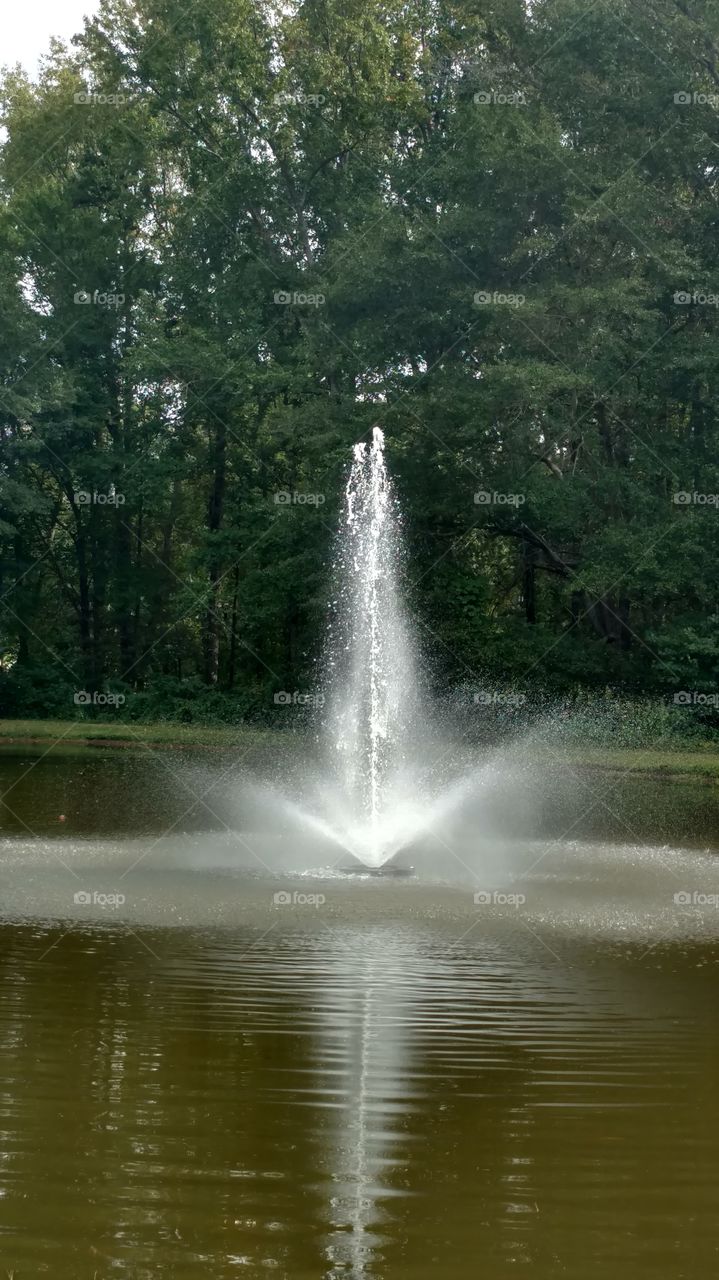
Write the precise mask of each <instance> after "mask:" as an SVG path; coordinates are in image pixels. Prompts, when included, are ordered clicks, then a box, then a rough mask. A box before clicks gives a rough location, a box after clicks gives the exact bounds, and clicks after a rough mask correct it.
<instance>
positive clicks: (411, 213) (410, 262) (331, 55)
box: [0, 0, 719, 715]
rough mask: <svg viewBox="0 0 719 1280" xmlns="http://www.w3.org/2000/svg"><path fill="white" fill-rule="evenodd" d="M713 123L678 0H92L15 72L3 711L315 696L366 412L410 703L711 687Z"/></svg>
mask: <svg viewBox="0 0 719 1280" xmlns="http://www.w3.org/2000/svg"><path fill="white" fill-rule="evenodd" d="M718 106H719V10H717V8H716V6H714V5H711V4H710V3H708V0H646V2H645V3H642V4H641V5H638V4H634V3H630V2H629V0H598V2H597V3H594V4H591V5H587V3H586V0H534V2H533V3H532V4H531V5H528V4H526V3H524V2H523V0H482V2H481V3H479V4H475V3H469V2H468V0H465V2H460V3H456V2H454V0H439V2H437V0H413V2H412V3H410V4H405V3H402V4H399V3H395V2H394V0H383V2H382V3H378V2H376V0H305V2H304V3H301V4H297V3H290V4H276V3H264V2H263V0H211V3H208V4H201V5H187V4H185V3H184V0H102V4H101V6H100V11H99V15H98V16H97V17H96V18H95V19H94V20H92V21H89V22H88V23H87V24H86V27H85V31H84V33H83V34H81V35H79V36H78V37H76V38H75V40H74V41H73V44H72V47H71V48H69V49H67V48H64V47H63V46H61V45H59V44H55V45H54V46H53V47H52V49H51V50H50V52H49V54H48V57H47V59H46V61H45V63H44V67H43V70H42V73H41V75H40V77H39V79H38V80H37V81H36V82H35V81H31V80H29V79H28V78H27V77H26V76H25V75H23V74H22V73H21V72H20V71H19V70H17V69H15V70H9V71H7V72H6V74H5V77H4V81H3V87H2V124H3V126H4V130H5V141H4V145H3V148H2V156H1V158H0V308H1V310H2V316H1V320H2V323H1V325H0V438H1V440H2V451H1V456H0V574H1V581H0V597H2V598H1V600H0V628H1V636H0V664H1V667H0V698H1V699H2V704H3V707H4V709H5V711H6V713H7V711H8V710H13V711H16V712H17V711H21V712H30V713H43V712H45V713H47V712H52V713H54V714H57V713H60V714H68V713H70V712H71V709H72V705H73V691H74V690H77V689H80V688H82V689H87V690H100V689H106V688H114V689H117V690H124V691H125V692H126V693H127V694H128V695H130V694H132V695H133V696H134V697H135V698H136V699H137V700H138V703H137V705H138V706H139V705H141V701H142V698H145V699H146V700H147V699H152V698H154V699H155V700H156V704H157V705H161V704H162V700H163V699H166V700H168V701H169V700H171V699H176V698H178V697H180V698H181V697H182V696H183V690H184V693H185V695H187V696H189V697H191V698H195V697H201V696H204V695H203V694H202V691H203V690H207V698H206V700H205V703H204V704H203V705H205V706H207V707H211V706H212V705H216V706H217V707H219V706H220V705H221V703H222V698H223V697H224V699H225V702H224V703H222V705H225V706H227V707H231V708H232V709H233V710H232V713H233V714H244V715H261V714H263V711H264V710H265V709H267V707H268V706H271V704H272V694H273V691H274V690H277V689H280V688H284V689H287V688H294V687H297V686H299V687H302V686H303V685H306V684H307V682H308V681H309V680H310V679H311V678H312V677H311V672H312V670H313V664H314V662H315V661H316V656H317V653H318V650H319V647H320V643H321V635H322V628H323V619H324V615H325V610H326V604H327V599H328V592H329V589H330V588H329V583H330V578H331V569H332V557H333V535H334V527H335V523H336V518H337V509H338V506H339V502H340V498H341V493H342V486H343V475H344V472H345V469H346V465H347V459H348V456H349V448H350V446H351V445H352V443H353V442H355V441H356V440H358V439H361V438H363V437H366V436H367V433H368V432H369V431H370V430H371V428H372V426H373V425H374V424H375V423H379V424H380V425H381V426H382V427H383V429H384V431H385V435H386V439H387V449H388V456H389V461H390V466H391V468H392V471H393V473H394V476H395V481H396V485H397V489H398V492H399V495H400V500H401V505H402V509H403V512H404V518H405V532H406V538H407V543H408V557H407V566H408V574H407V577H408V581H407V584H406V590H407V599H408V603H409V607H410V609H411V612H412V614H413V616H414V617H415V619H416V623H417V626H418V629H419V632H420V634H421V635H422V636H424V637H425V639H426V643H427V646H428V647H429V648H431V650H432V653H433V657H434V670H435V673H436V675H437V678H438V679H441V681H442V682H443V684H449V685H451V684H453V683H459V682H461V681H463V680H466V679H467V677H468V674H469V673H474V672H477V671H480V670H481V671H482V672H487V671H490V672H493V673H495V674H496V676H497V678H498V679H500V678H501V679H502V680H507V681H513V682H521V683H522V684H523V685H524V686H526V685H528V684H531V683H532V682H536V683H538V684H541V685H543V686H546V687H547V688H551V689H556V690H563V689H569V688H576V687H578V686H579V687H588V688H598V687H605V686H606V685H607V684H610V685H612V686H613V687H617V688H623V689H627V690H632V691H633V692H635V693H636V692H639V693H644V694H652V695H653V696H654V695H657V696H662V695H665V694H667V693H671V692H673V691H674V690H675V689H677V688H686V687H688V688H691V689H697V690H711V689H713V688H714V682H715V678H716V670H717V648H718V644H717V622H718V618H717V613H718V604H717V591H716V588H715V585H714V582H713V576H712V575H713V568H712V566H713V565H714V563H715V561H716V558H717V550H718V549H719V510H718V507H719V458H718V454H717V443H718V441H719V420H718V418H717V407H716V400H717V381H718V380H719V360H718V359H717V356H718V355H719V339H718V336H717V333H718V320H717V317H718V315H719V310H718V308H719V277H718V276H717V269H716V232H717V221H718V213H719V207H718V204H717V196H718V182H717V178H718V170H717V164H718V161H719V127H718V126H719V115H718V113H717V107H718ZM213 698H214V699H215V704H213V701H212V700H213ZM190 714H192V712H191V711H188V715H190Z"/></svg>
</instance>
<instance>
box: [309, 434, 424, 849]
mask: <svg viewBox="0 0 719 1280" xmlns="http://www.w3.org/2000/svg"><path fill="white" fill-rule="evenodd" d="M401 556H402V549H401V540H400V520H399V511H398V508H397V501H396V498H395V495H394V492H393V489H392V485H391V481H390V478H389V475H388V473H387V467H386V464H385V458H384V436H383V433H382V432H381V431H380V429H379V427H375V428H374V431H373V433H372V443H371V445H369V446H368V445H366V444H357V445H355V447H354V457H353V463H352V468H351V470H350V474H349V478H348V481H347V486H346V490H345V504H344V511H343V516H342V521H341V525H340V532H339V537H338V566H337V587H336V596H335V599H334V601H333V607H332V614H331V621H330V627H329V635H328V643H327V648H326V684H327V693H326V702H327V708H328V710H327V718H326V721H325V725H324V727H323V731H324V735H325V745H326V747H328V748H329V758H328V764H329V766H330V767H331V768H333V769H334V771H335V772H338V773H339V775H340V776H339V779H338V780H339V782H340V784H341V786H342V788H343V790H344V799H345V802H346V804H347V806H348V809H349V816H350V821H349V824H348V825H349V835H350V837H351V847H352V849H353V852H356V853H357V854H358V856H361V857H362V859H363V861H365V862H367V863H368V864H369V865H375V866H376V865H379V864H380V863H381V862H383V861H384V860H385V859H386V857H387V856H389V855H390V854H391V853H392V852H393V851H394V850H393V847H392V846H393V845H395V844H396V832H395V830H394V829H393V828H394V826H395V823H396V820H397V817H398V812H397V805H398V801H399V799H400V797H399V794H398V789H399V784H400V780H401V776H402V774H403V773H404V772H405V771H406V764H407V761H406V752H407V747H408V744H409V738H410V734H411V732H412V727H413V723H414V721H415V719H416V704H417V694H418V678H417V664H416V661H415V655H414V652H413V645H412V641H411V637H410V634H409V629H408V626H407V624H406V621H405V618H404V615H403V608H402V604H401V599H400V593H399V587H398V581H397V575H398V566H399V565H400V563H401ZM393 819H394V821H393Z"/></svg>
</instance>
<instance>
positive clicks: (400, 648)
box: [243, 427, 497, 874]
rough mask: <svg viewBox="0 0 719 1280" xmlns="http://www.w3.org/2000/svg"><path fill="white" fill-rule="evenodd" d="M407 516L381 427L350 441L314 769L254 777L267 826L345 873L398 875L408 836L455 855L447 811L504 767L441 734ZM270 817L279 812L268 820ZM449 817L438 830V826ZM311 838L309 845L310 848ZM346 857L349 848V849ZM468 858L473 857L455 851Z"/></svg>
mask: <svg viewBox="0 0 719 1280" xmlns="http://www.w3.org/2000/svg"><path fill="white" fill-rule="evenodd" d="M401 531H402V522H401V515H400V511H399V506H398V503H397V499H396V496H395V493H394V489H393V486H392V482H391V479H390V477H389V474H388V471H387V466H386V463H385V455H384V435H383V432H382V431H381V430H380V428H379V427H374V429H373V431H372V439H371V443H369V444H367V443H359V444H356V445H355V446H354V449H353V457H352V464H351V467H350V470H349V475H348V478H347V483H346V486H345V494H344V504H343V510H342V514H341V518H340V523H339V529H338V533H337V537H336V542H335V556H334V560H335V575H334V587H333V592H332V599H331V601H330V609H329V621H328V627H327V637H326V641H325V645H324V648H323V653H322V657H321V660H320V672H319V680H318V683H319V684H320V686H321V688H322V694H323V696H322V697H321V698H320V699H318V701H319V703H320V704H321V705H320V707H319V708H318V712H317V716H318V718H317V721H316V724H315V728H316V736H317V740H318V745H319V761H318V767H315V768H313V765H312V763H311V762H310V761H309V760H308V759H307V758H306V756H305V757H303V759H302V761H301V764H300V766H299V768H298V777H297V779H296V782H295V785H294V786H293V784H292V781H291V779H290V778H288V776H287V773H286V772H285V773H284V774H283V778H282V784H281V787H279V788H278V787H276V786H268V785H267V784H266V783H262V782H257V783H255V784H254V785H253V786H252V787H251V788H248V787H245V788H244V791H243V809H244V811H245V812H246V811H247V806H248V802H249V801H250V798H251V797H250V793H251V792H252V794H253V795H254V798H255V800H256V801H257V809H258V815H260V816H259V820H260V821H261V826H262V831H263V832H264V833H266V832H267V828H268V824H269V825H271V823H272V822H273V821H275V822H279V824H280V827H281V828H282V830H281V833H280V835H279V837H278V839H279V840H280V842H281V843H282V845H283V849H287V845H288V843H289V842H287V841H286V836H287V835H291V837H292V842H293V844H295V845H297V844H298V843H301V839H300V838H301V836H302V834H304V835H305V836H306V835H310V836H311V837H312V838H313V842H314V845H317V844H319V846H320V847H322V846H324V847H325V848H326V849H327V851H328V853H329V854H330V857H331V856H332V854H333V853H334V851H335V850H337V854H336V856H335V857H334V860H333V862H332V866H333V867H335V868H337V869H339V870H340V871H345V872H350V871H351V872H353V873H358V872H363V873H365V874H372V873H375V874H378V873H380V874H388V873H391V874H400V873H403V872H404V873H407V872H408V871H411V870H412V868H411V867H409V866H408V865H407V864H406V862H405V859H404V857H399V856H398V855H400V854H402V853H403V851H404V853H407V852H408V851H409V849H410V847H411V846H415V847H416V851H417V852H419V849H418V847H417V846H418V842H420V841H424V840H425V837H432V838H433V839H434V855H433V856H434V859H435V861H436V859H437V857H439V858H440V859H441V861H442V862H446V861H447V858H448V857H450V858H451V856H452V854H454V850H453V849H452V848H451V847H450V844H449V843H448V841H447V840H446V839H445V835H446V834H447V826H448V823H449V821H450V819H451V818H453V817H457V816H458V815H459V813H460V812H461V811H463V810H464V809H465V806H466V804H467V802H468V801H469V800H470V799H472V798H474V797H476V795H477V792H478V789H479V788H480V786H481V785H484V784H487V783H490V784H491V785H496V775H497V765H496V764H495V763H493V762H489V763H487V762H484V763H483V764H481V765H478V764H477V761H476V759H471V760H470V759H468V758H467V757H466V756H463V754H462V752H460V751H458V750H457V749H456V747H455V746H454V745H449V746H448V744H447V743H445V742H442V741H441V739H440V738H439V737H438V736H437V734H436V728H435V717H434V715H433V714H432V711H431V707H430V697H429V690H428V687H427V682H426V680H425V676H424V672H423V665H422V663H421V662H420V661H419V656H418V654H417V651H416V645H415V641H414V638H413V634H412V628H411V626H410V624H409V622H408V619H407V616H406V612H405V607H404V604H403V600H402V592H401V588H400V577H401V569H402V563H403V555H404V552H403V546H402V536H401ZM269 815H272V817H271V818H270V816H269ZM439 822H441V824H442V832H443V834H442V835H440V834H439V833H438V832H436V831H435V830H434V826H435V825H436V824H437V823H439ZM314 845H313V847H314ZM348 855H349V856H348ZM459 862H460V863H461V865H462V866H463V867H465V868H466V862H465V861H464V859H463V858H459Z"/></svg>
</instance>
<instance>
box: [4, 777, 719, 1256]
mask: <svg viewBox="0 0 719 1280" xmlns="http://www.w3.org/2000/svg"><path fill="white" fill-rule="evenodd" d="M24 763H25V767H26V765H27V762H24ZM157 767H158V768H160V766H157ZM154 768H155V766H154V765H153V766H152V767H148V765H147V762H146V760H145V759H144V758H143V761H142V762H141V763H140V765H138V762H137V760H131V759H126V760H124V761H123V762H121V763H119V762H117V761H116V760H112V761H110V762H100V761H92V762H89V763H87V762H85V763H83V764H82V766H81V767H80V766H78V765H77V762H75V761H73V762H72V770H73V772H72V773H69V772H67V771H66V769H65V765H64V764H62V765H60V764H59V763H58V762H48V763H47V764H46V763H45V762H43V764H41V765H39V766H37V767H36V768H34V769H32V770H31V772H30V773H23V771H22V767H20V768H19V767H18V762H17V761H15V762H13V761H8V760H2V759H0V774H3V770H4V785H5V788H6V808H5V810H4V811H3V816H4V822H5V831H4V837H3V839H2V840H1V841H0V894H1V895H2V896H1V902H2V906H1V908H0V1133H1V1135H2V1140H1V1141H0V1263H1V1264H2V1267H4V1269H5V1270H6V1271H7V1272H8V1274H14V1276H15V1277H16V1280H24V1277H26V1276H27V1277H30V1276H32V1277H35V1276H52V1278H53V1280H82V1278H83V1277H87V1278H88V1280H105V1278H106V1277H108V1278H109V1277H111V1276H112V1275H125V1276H127V1277H128V1280H129V1278H130V1277H131V1278H132V1280H157V1277H158V1276H163V1277H164V1276H168V1277H171V1278H172V1280H198V1277H202V1276H208V1277H212V1280H229V1277H236V1276H243V1275H245V1276H248V1277H255V1276H257V1277H259V1276H264V1275H274V1276H277V1277H278V1278H282V1280H284V1278H285V1277H286V1278H287V1280H341V1278H342V1277H347V1278H348V1280H430V1277H431V1280H436V1277H437V1276H438V1275H441V1276H442V1277H443V1278H444V1277H446V1278H447V1280H466V1278H467V1277H469V1276H474V1275H476V1274H481V1275H482V1276H483V1277H485V1278H486V1280H506V1278H507V1277H509V1276H510V1275H516V1273H517V1269H518V1268H524V1269H525V1270H526V1271H527V1273H528V1274H529V1273H530V1271H531V1274H532V1276H533V1278H534V1280H556V1277H558V1276H562V1275H567V1276H569V1277H572V1278H573V1277H575V1276H577V1277H579V1276H581V1277H582V1280H657V1277H661V1280H665V1277H667V1280H668V1278H669V1277H675V1276H676V1277H677V1280H680V1278H681V1277H687V1280H694V1277H699V1276H701V1277H704V1276H709V1275H712V1274H713V1270H714V1264H715V1263H716V1235H715V1226H716V1205H715V1186H716V1172H717V1170H716V1164H717V1161H716V1152H715V1146H716V1137H715V1135H716V1131H717V1124H718V1122H719V1100H718V1091H717V1088H716V1062H717V1054H718V1051H719V1021H718V1020H717V1018H716V978H717V965H718V964H719V947H718V946H717V940H718V939H719V862H717V859H716V855H715V854H714V853H712V851H711V850H712V848H713V847H714V846H715V845H716V839H715V834H714V833H715V831H716V821H715V818H716V815H715V814H714V815H713V816H712V804H715V802H714V800H713V799H710V798H708V799H707V801H706V803H705V804H704V807H703V808H697V809H696V811H695V819H696V820H695V822H694V825H693V826H691V813H692V812H693V810H692V805H693V804H694V801H695V797H694V792H693V791H692V789H690V788H687V789H685V788H676V787H669V788H666V789H665V792H660V789H658V788H656V787H654V790H652V789H651V788H650V789H649V791H647V790H646V789H643V788H642V787H639V788H637V789H635V790H626V791H624V792H621V793H620V794H618V795H616V796H615V797H614V798H613V808H612V812H611V814H610V816H609V818H606V819H605V821H606V822H607V823H609V824H610V825H611V823H614V822H616V823H617V824H618V826H617V832H616V837H617V838H615V839H614V841H611V840H608V839H607V838H606V833H605V837H604V838H603V839H602V841H601V842H599V841H594V840H593V839H592V838H591V837H592V832H590V831H586V830H585V833H584V835H581V832H582V831H583V827H582V825H581V823H580V824H579V825H577V826H576V828H575V830H574V831H573V833H572V838H571V839H570V840H567V839H566V838H563V839H559V840H557V839H555V837H561V836H562V835H563V833H564V831H565V823H567V824H568V820H569V818H570V817H571V814H568V813H567V810H566V804H565V802H567V800H568V793H567V792H562V788H561V787H555V789H554V790H553V791H552V793H551V798H552V803H553V804H554V806H555V808H554V817H553V823H554V825H551V824H549V820H548V818H547V810H546V808H545V810H542V809H541V806H540V807H539V808H536V809H535V818H536V825H537V830H536V831H534V830H533V831H532V833H531V838H528V837H527V834H526V832H525V833H524V834H521V832H520V833H519V834H518V833H517V832H514V833H513V832H512V830H511V823H510V822H509V817H508V815H510V810H511V807H512V806H511V803H510V801H511V797H504V798H502V797H501V796H499V795H498V797H496V799H497V803H498V804H499V809H498V810H494V811H492V810H491V807H490V809H485V810H482V812H481V814H480V817H481V819H482V820H481V821H480V820H479V817H477V815H476V814H475V815H474V816H471V815H467V814H465V815H464V817H463V820H462V824H461V825H459V826H458V827H457V828H456V829H452V828H450V827H449V825H448V826H447V827H446V828H443V829H442V831H441V832H436V833H434V836H433V840H434V843H433V842H432V840H429V841H428V842H427V844H426V847H417V848H416V849H414V850H413V852H412V859H413V861H414V862H415V864H416V867H417V875H416V877H415V878H413V879H409V880H405V881H401V880H398V881H394V882H392V881H381V880H371V879H362V878H357V879H353V878H351V877H347V876H341V875H338V874H334V875H332V874H330V873H329V871H328V865H329V863H330V862H331V859H328V857H327V850H326V849H322V848H320V847H319V846H317V847H313V848H312V849H310V850H309V855H310V856H311V858H312V859H314V861H309V862H308V860H307V859H308V850H307V848H306V847H304V848H300V847H298V846H296V845H295V844H293V843H292V842H291V841H290V842H288V841H287V840H285V839H284V838H283V836H282V834H281V832H275V833H274V834H272V835H270V834H269V833H268V832H264V833H260V832H259V831H258V830H257V829H256V827H255V826H254V825H253V822H252V820H251V819H252V815H251V814H249V813H248V814H247V815H245V817H246V820H247V824H248V825H247V826H246V828H240V829H238V828H237V826H234V827H233V821H234V819H233V812H232V805H231V795H230V794H229V793H228V794H226V795H224V796H223V792H222V790H221V787H219V786H218V787H217V788H216V789H215V791H214V792H213V793H212V812H211V813H210V811H209V810H198V811H194V810H193V811H191V812H189V813H188V814H187V815H186V816H185V817H184V818H182V820H181V821H180V818H181V815H183V812H184V810H186V809H187V805H188V804H189V803H190V800H189V799H188V796H187V794H183V789H182V787H181V786H180V785H179V783H178V784H177V789H175V784H174V783H170V782H168V781H167V777H166V774H165V772H164V771H163V772H161V773H157V772H153V769H154ZM85 769H89V770H90V772H89V774H86V773H85V772H84V770H85ZM193 776H194V775H193ZM219 776H220V775H218V777H219ZM213 777H214V775H213ZM211 780H212V779H210V781H211ZM206 781H207V780H206ZM8 788H10V790H9V791H8V790H7V789H8ZM701 793H702V797H705V796H708V794H709V793H708V792H707V790H706V789H701ZM657 795H660V801H661V803H660V809H659V810H656V809H655V810H653V811H652V812H653V813H654V818H653V819H652V821H653V824H654V825H653V826H651V825H648V824H650V817H649V816H648V815H649V814H650V810H651V803H649V802H650V801H651V798H652V796H654V797H655V798H656V796H657ZM642 797H644V799H642ZM647 797H649V800H648V801H647ZM682 797H683V798H682ZM525 800H526V797H525ZM645 801H647V803H648V808H643V805H644V802H645ZM572 803H573V804H574V803H575V802H574V801H572ZM677 803H678V805H679V809H678V810H677V812H678V813H679V817H677V816H676V814H674V816H673V817H672V816H671V815H672V812H673V810H672V804H675V805H676V804H677ZM223 805H224V806H225V807H223ZM183 806H184V810H183ZM662 806H663V807H662ZM525 807H526V806H525ZM533 808H534V805H533V804H530V805H529V809H530V810H531V809H533ZM570 808H571V806H570ZM516 810H517V815H516V816H517V821H518V824H519V827H521V823H522V822H524V821H525V808H523V807H520V806H516ZM60 812H62V813H63V814H64V816H65V817H66V823H65V824H63V825H62V826H58V823H57V815H58V813H60ZM707 814H709V816H707ZM542 815H543V816H542ZM667 815H669V816H667ZM510 816H511V815H510ZM210 819H211V821H210ZM505 819H506V822H505ZM520 820H521V821H520ZM672 822H674V823H675V824H676V829H677V830H680V829H681V830H682V833H683V834H686V830H687V829H689V827H691V830H692V832H693V837H694V838H693V839H692V840H685V841H684V843H683V844H680V845H672V844H671V843H667V841H668V840H669V835H668V832H669V831H671V830H672V829H673V828H672V825H671V824H672ZM213 823H214V824H215V825H214V827H212V830H209V829H208V827H211V826H212V824H213ZM542 823H544V827H545V830H544V834H543V835H541V834H540V833H541V830H542ZM173 824H174V825H173ZM224 824H226V826H227V829H225V825H224ZM712 824H714V825H712ZM585 826H586V823H585ZM519 827H518V830H519ZM640 829H641V830H642V831H645V832H646V831H648V832H650V833H651V841H650V842H644V841H639V839H638V836H637V833H638V832H639V831H640ZM498 832H500V833H501V832H503V836H502V837H501V838H500V835H498ZM31 833H33V834H31ZM594 834H595V835H596V833H594ZM705 834H706V839H704V836H705ZM630 838H631V840H632V843H627V841H628V840H629V839H630ZM702 844H705V845H706V846H709V847H704V848H697V847H696V846H697V845H702ZM312 866H315V867H316V868H319V870H317V869H316V870H315V871H314V872H311V871H310V870H309V868H311V867H312ZM281 868H282V870H280V869H281ZM118 890H121V892H122V896H123V902H122V904H119V903H118V904H115V905H110V904H108V901H107V900H106V898H103V895H107V894H111V893H116V892H117V891H118ZM477 890H481V892H480V894H479V901H475V893H476V891H477ZM502 890H505V891H506V890H516V891H517V892H520V891H521V895H522V897H523V903H522V905H521V908H520V907H518V906H516V905H515V906H512V905H506V904H505V905H501V904H500V905H497V903H495V901H494V898H493V895H494V894H495V893H496V892H497V891H502ZM78 894H79V901H78V900H76V896H77V895H78ZM98 894H99V895H100V899H101V900H100V901H99V902H97V901H95V900H94V899H93V895H98ZM293 895H294V897H293ZM318 895H319V898H320V899H322V901H319V899H318ZM88 896H89V898H90V901H88V900H87V899H88ZM1 1270H2V1268H0V1271H1Z"/></svg>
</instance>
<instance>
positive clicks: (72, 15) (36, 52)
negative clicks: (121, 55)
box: [0, 0, 99, 75]
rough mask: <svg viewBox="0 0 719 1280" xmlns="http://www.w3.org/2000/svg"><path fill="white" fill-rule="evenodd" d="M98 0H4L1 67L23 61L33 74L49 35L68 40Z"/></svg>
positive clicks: (45, 50)
mask: <svg viewBox="0 0 719 1280" xmlns="http://www.w3.org/2000/svg"><path fill="white" fill-rule="evenodd" d="M98 3H99V0H5V4H4V5H3V6H2V9H3V12H2V15H0V66H2V65H5V66H7V65H11V66H14V64H15V63H16V62H21V63H22V65H23V66H24V67H25V69H26V70H27V71H29V72H30V74H31V75H35V73H36V71H37V64H38V59H39V58H40V56H41V55H42V54H43V53H47V51H48V47H49V44H50V36H60V38H61V39H63V40H69V38H70V36H74V35H76V34H77V32H78V31H82V19H83V16H84V15H85V14H87V15H88V16H89V15H90V14H92V13H94V12H95V10H96V9H97V7H98Z"/></svg>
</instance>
